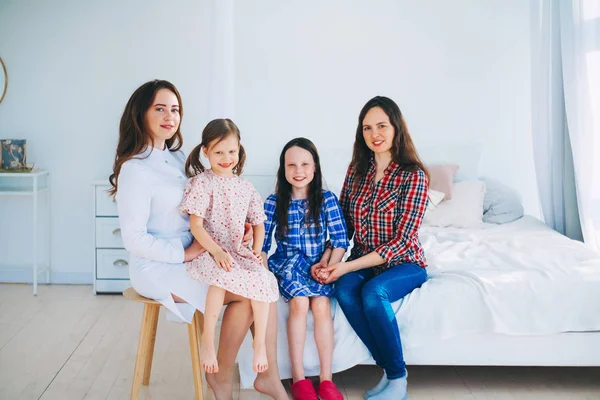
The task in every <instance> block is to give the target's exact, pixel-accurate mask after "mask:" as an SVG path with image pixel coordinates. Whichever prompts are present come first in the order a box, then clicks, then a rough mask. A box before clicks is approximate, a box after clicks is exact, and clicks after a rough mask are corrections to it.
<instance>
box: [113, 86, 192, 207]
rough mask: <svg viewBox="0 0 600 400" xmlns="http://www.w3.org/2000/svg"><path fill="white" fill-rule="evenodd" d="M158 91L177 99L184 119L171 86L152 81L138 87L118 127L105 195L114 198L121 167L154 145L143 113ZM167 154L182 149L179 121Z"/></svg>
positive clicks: (179, 97)
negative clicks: (115, 148)
mask: <svg viewBox="0 0 600 400" xmlns="http://www.w3.org/2000/svg"><path fill="white" fill-rule="evenodd" d="M160 89H168V90H170V91H171V92H173V94H175V96H176V97H177V101H178V102H179V115H180V117H181V119H183V104H182V103H181V96H180V95H179V91H178V90H177V88H176V87H175V85H173V84H172V83H171V82H168V81H162V80H153V81H150V82H146V83H144V84H143V85H142V86H140V87H139V88H138V89H137V90H136V91H135V92H133V94H132V95H131V97H130V98H129V101H128V102H127V105H126V106H125V110H124V111H123V116H122V117H121V123H120V124H119V143H118V144H117V153H116V155H115V162H114V164H113V173H112V175H110V177H109V181H110V184H111V186H112V187H111V188H110V189H109V190H108V193H109V194H110V195H111V196H113V197H114V196H115V195H116V194H117V190H118V188H119V173H120V172H121V167H122V166H123V163H124V162H126V161H128V160H131V159H132V158H133V157H135V156H136V155H137V154H140V153H142V152H143V151H145V150H146V149H147V148H148V144H149V143H154V139H153V137H152V135H151V134H150V132H149V131H148V129H147V127H146V112H147V111H148V109H149V108H150V107H152V103H153V102H154V97H155V96H156V93H157V92H158V91H159V90H160ZM165 143H166V146H167V148H168V149H169V150H170V151H177V150H179V149H180V148H181V146H182V145H183V137H182V135H181V121H180V122H179V127H178V128H177V131H176V132H175V134H174V135H173V136H172V137H171V138H170V139H167V140H166V141H165Z"/></svg>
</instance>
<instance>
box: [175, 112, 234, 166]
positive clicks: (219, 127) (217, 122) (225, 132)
mask: <svg viewBox="0 0 600 400" xmlns="http://www.w3.org/2000/svg"><path fill="white" fill-rule="evenodd" d="M230 135H234V136H235V137H237V140H238V143H240V140H241V137H240V130H239V128H238V127H237V125H236V124H235V123H234V122H233V121H232V120H230V119H229V118H220V119H213V120H212V121H210V122H209V123H208V124H207V125H206V126H205V127H204V130H203V131H202V141H201V142H200V144H199V145H198V146H196V147H194V150H192V151H191V152H190V155H189V156H188V158H187V160H185V173H186V175H187V176H188V178H191V177H193V176H196V175H198V174H199V173H201V172H204V170H205V169H206V168H205V167H204V165H202V160H201V159H200V153H201V152H202V147H205V148H206V149H207V150H208V149H209V148H210V146H214V145H215V144H217V143H219V142H221V141H223V140H225V139H226V138H228V137H229V136H230ZM215 140H216V142H215V143H213V142H214V141H215ZM245 162H246V151H245V150H244V146H242V144H241V143H240V153H239V161H238V163H237V165H236V166H235V167H233V173H234V174H236V175H238V176H239V175H241V174H242V171H243V170H244V163H245Z"/></svg>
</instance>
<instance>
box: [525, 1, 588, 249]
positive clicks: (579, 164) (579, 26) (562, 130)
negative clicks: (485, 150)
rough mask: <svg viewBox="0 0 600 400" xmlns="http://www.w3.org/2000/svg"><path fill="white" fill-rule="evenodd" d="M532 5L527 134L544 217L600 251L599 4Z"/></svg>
mask: <svg viewBox="0 0 600 400" xmlns="http://www.w3.org/2000/svg"><path fill="white" fill-rule="evenodd" d="M533 4H534V9H533V13H532V16H533V20H532V27H533V30H532V39H533V41H532V44H533V46H532V77H533V79H532V82H533V87H532V100H533V104H532V109H533V120H532V128H533V140H534V148H535V161H536V172H537V175H538V183H539V187H540V197H541V199H542V209H543V213H544V218H545V220H546V222H547V223H548V224H549V225H550V226H552V227H554V228H555V229H557V230H558V231H560V232H562V233H565V234H567V235H568V236H570V237H573V238H577V237H578V236H579V234H578V231H579V226H580V227H581V228H580V229H581V232H582V234H583V240H584V242H585V243H586V244H587V245H588V246H590V247H592V248H594V249H597V250H600V132H599V127H600V125H599V124H600V99H599V96H600V36H599V35H600V0H537V1H535V2H533ZM572 189H575V191H573V190H572ZM574 192H575V193H576V202H575V201H574V196H573V193H574ZM576 215H578V218H574V216H576Z"/></svg>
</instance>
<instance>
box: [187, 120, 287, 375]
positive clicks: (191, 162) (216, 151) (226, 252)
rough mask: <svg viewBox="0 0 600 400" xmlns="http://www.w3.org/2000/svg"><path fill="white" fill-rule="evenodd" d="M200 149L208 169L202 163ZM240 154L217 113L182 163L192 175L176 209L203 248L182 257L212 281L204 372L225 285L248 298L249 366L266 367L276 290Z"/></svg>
mask: <svg viewBox="0 0 600 400" xmlns="http://www.w3.org/2000/svg"><path fill="white" fill-rule="evenodd" d="M200 152H202V153H203V154H204V156H205V157H206V158H207V159H208V161H209V163H210V169H208V170H206V169H205V168H204V166H203V165H202V163H201V161H200ZM245 159H246V154H245V152H244V148H243V147H242V145H241V144H240V131H239V129H238V127H237V126H236V125H235V124H234V123H233V121H231V120H230V119H216V120H213V121H211V122H209V124H208V125H207V126H206V127H205V128H204V131H203V132H202V142H201V143H200V144H199V145H198V146H196V148H194V150H192V152H191V153H190V155H189V157H188V159H187V161H186V165H185V170H186V172H187V174H188V176H189V177H190V178H191V179H190V180H189V182H188V184H187V186H186V188H185V192H184V196H183V201H182V203H181V206H180V207H179V209H180V211H181V212H185V213H188V214H190V230H191V231H192V234H193V235H194V238H195V239H196V240H197V241H198V242H199V243H200V244H201V245H202V246H203V247H204V248H205V249H206V250H207V251H206V252H204V253H202V254H201V255H200V256H198V257H197V258H196V259H194V260H192V261H190V262H188V263H186V268H187V271H188V273H189V274H190V276H191V277H192V278H194V279H196V280H198V281H200V282H205V283H208V284H210V285H211V286H210V288H209V290H208V294H207V296H206V310H205V313H204V332H203V334H202V341H201V344H200V358H201V360H202V368H203V369H204V370H205V371H206V372H207V373H216V372H218V369H219V367H218V363H217V356H216V352H215V347H214V338H215V328H216V323H217V319H218V317H219V314H220V312H221V308H222V307H223V298H224V296H225V292H226V291H228V292H231V293H234V294H237V295H240V296H243V297H246V298H248V299H250V302H251V304H252V312H253V314H254V324H255V333H254V334H255V336H254V343H253V348H254V359H253V365H252V367H253V369H254V371H256V372H264V371H265V370H266V369H267V368H268V363H267V353H266V346H265V336H266V330H267V319H268V316H269V303H272V302H275V301H277V299H278V298H279V290H278V287H277V280H276V278H275V276H274V275H273V274H272V273H271V272H270V271H269V270H268V269H266V268H265V267H264V266H263V264H262V259H261V256H260V252H261V249H262V245H263V241H264V238H265V226H264V221H265V219H266V217H265V214H264V211H263V204H262V199H261V198H260V195H259V194H258V192H257V191H256V189H255V188H254V187H253V186H252V184H251V183H250V182H248V181H246V180H244V179H242V178H241V177H240V176H239V175H240V174H241V173H242V169H243V167H244V161H245ZM245 222H249V223H250V224H251V225H252V230H253V244H252V249H250V248H248V247H246V246H244V245H243V244H242V238H243V236H244V223H245Z"/></svg>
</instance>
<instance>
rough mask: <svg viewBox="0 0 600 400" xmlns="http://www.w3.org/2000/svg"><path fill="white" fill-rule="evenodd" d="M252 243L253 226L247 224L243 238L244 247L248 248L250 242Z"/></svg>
mask: <svg viewBox="0 0 600 400" xmlns="http://www.w3.org/2000/svg"><path fill="white" fill-rule="evenodd" d="M251 241H252V225H250V223H248V222H246V223H245V224H244V237H243V238H242V246H244V247H248V245H249V244H250V242H251Z"/></svg>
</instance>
